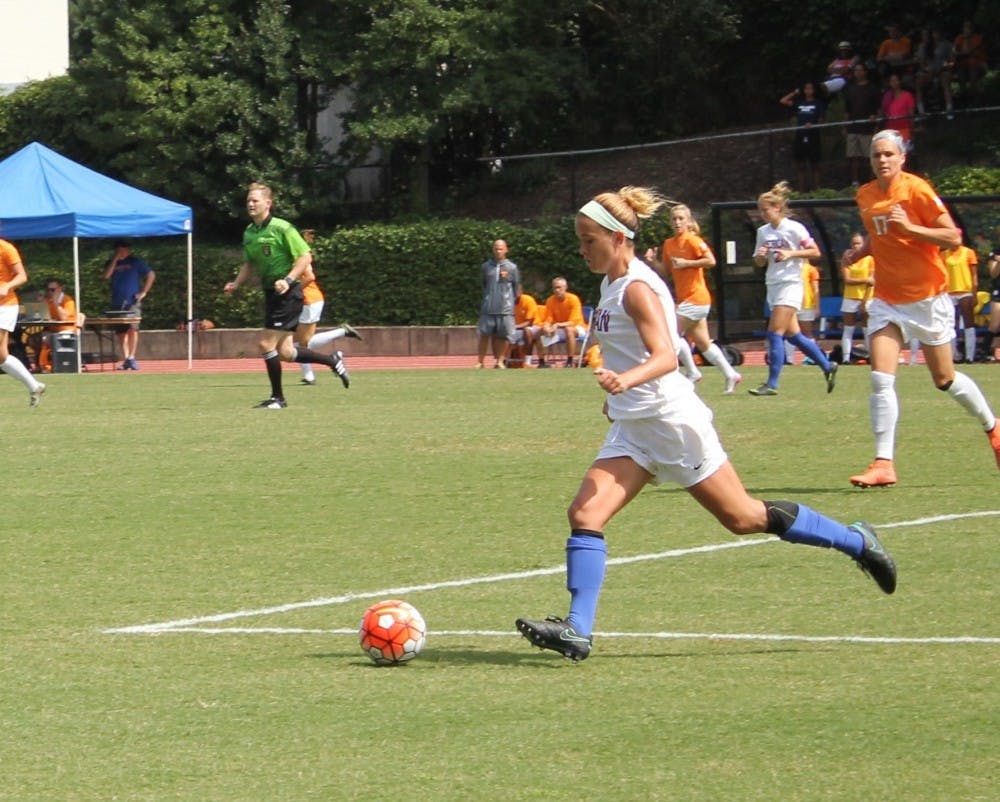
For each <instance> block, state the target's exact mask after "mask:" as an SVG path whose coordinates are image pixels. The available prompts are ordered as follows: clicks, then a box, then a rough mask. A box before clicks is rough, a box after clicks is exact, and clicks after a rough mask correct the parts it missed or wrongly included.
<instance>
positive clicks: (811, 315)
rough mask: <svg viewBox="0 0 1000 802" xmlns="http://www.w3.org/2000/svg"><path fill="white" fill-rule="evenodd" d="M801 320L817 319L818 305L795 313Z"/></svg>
mask: <svg viewBox="0 0 1000 802" xmlns="http://www.w3.org/2000/svg"><path fill="white" fill-rule="evenodd" d="M795 317H797V318H798V319H799V320H815V319H816V307H815V306H814V307H812V308H811V309H800V310H799V311H798V314H796V315H795Z"/></svg>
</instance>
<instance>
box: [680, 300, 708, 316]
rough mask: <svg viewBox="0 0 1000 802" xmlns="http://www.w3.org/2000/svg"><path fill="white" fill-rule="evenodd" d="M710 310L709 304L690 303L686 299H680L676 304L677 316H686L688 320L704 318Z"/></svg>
mask: <svg viewBox="0 0 1000 802" xmlns="http://www.w3.org/2000/svg"><path fill="white" fill-rule="evenodd" d="M711 311H712V305H711V304H692V303H688V302H687V301H681V302H680V303H679V304H677V314H678V316H679V317H686V318H687V319H688V320H705V319H706V318H707V317H708V313H709V312H711Z"/></svg>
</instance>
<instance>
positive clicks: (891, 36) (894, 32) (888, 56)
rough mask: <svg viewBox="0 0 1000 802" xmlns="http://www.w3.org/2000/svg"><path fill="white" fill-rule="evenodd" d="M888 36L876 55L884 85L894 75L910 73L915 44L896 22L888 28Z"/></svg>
mask: <svg viewBox="0 0 1000 802" xmlns="http://www.w3.org/2000/svg"><path fill="white" fill-rule="evenodd" d="M886 34H887V36H886V38H885V39H883V40H882V43H881V44H880V45H879V48H878V53H877V54H876V55H875V63H876V65H877V66H878V71H879V75H880V76H881V78H882V82H883V85H887V84H888V81H889V75H891V74H892V73H894V72H895V73H903V72H907V73H908V72H909V71H910V70H911V69H912V67H913V42H912V41H911V40H910V37H909V36H906V35H905V34H904V33H903V29H902V28H900V27H899V25H898V24H896V23H894V22H893V23H890V24H889V25H887V26H886Z"/></svg>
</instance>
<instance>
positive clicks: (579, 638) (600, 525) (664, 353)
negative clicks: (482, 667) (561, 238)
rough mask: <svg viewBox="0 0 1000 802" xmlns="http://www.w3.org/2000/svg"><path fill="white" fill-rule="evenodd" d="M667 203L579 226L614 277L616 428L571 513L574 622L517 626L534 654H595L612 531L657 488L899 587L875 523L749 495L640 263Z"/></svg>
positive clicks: (584, 251) (599, 326) (600, 316)
mask: <svg viewBox="0 0 1000 802" xmlns="http://www.w3.org/2000/svg"><path fill="white" fill-rule="evenodd" d="M662 203H663V199H662V198H660V197H659V196H657V195H656V194H655V193H654V192H652V191H651V190H649V189H645V188H641V187H624V188H622V189H621V190H619V191H618V192H605V193H602V194H600V195H598V196H597V197H596V198H594V199H593V200H591V201H590V202H588V203H587V204H586V205H584V206H583V208H581V209H580V211H579V213H578V214H577V217H576V235H577V238H578V239H579V242H580V254H581V255H582V256H583V259H584V261H585V262H586V263H587V266H588V267H589V268H590V270H591V271H592V272H594V273H598V274H601V275H603V276H604V279H603V281H602V282H601V301H600V305H599V306H598V307H597V309H596V310H595V311H594V315H593V318H592V322H591V330H592V331H593V332H594V334H595V336H596V337H597V339H598V341H599V342H600V345H601V354H602V356H603V358H604V365H603V367H601V368H598V369H597V370H595V371H594V374H595V376H596V378H597V383H598V384H599V385H600V386H601V388H602V389H603V390H604V391H605V392H606V393H607V397H606V400H605V403H604V413H605V415H606V416H607V417H608V418H609V419H610V420H611V428H610V430H609V431H608V435H607V438H606V439H605V441H604V445H603V446H602V447H601V449H600V451H599V452H598V454H597V458H596V459H595V460H594V462H593V464H591V466H590V468H589V469H588V470H587V472H586V474H585V475H584V477H583V482H582V484H581V485H580V489H579V490H578V491H577V494H576V498H574V499H573V502H572V503H571V504H570V507H569V511H568V515H569V524H570V529H571V532H570V536H569V540H568V541H567V543H566V585H567V588H568V589H569V591H570V608H569V615H568V616H567V617H566V618H565V619H561V618H555V617H550V618H547V619H544V620H537V619H525V618H519V619H518V620H517V628H518V630H520V632H521V634H522V635H524V636H525V637H526V638H527V639H528V640H529V641H531V642H532V643H533V644H534V645H535V646H538V647H540V648H542V649H551V650H552V651H556V652H559V653H560V654H562V655H564V656H565V657H568V658H570V659H571V660H583V659H585V658H586V657H587V656H588V655H589V654H590V649H591V643H592V629H593V623H594V618H595V615H596V612H597V602H598V597H599V595H600V591H601V585H602V584H603V582H604V568H605V563H606V560H607V547H606V544H605V541H604V534H603V530H604V527H605V525H606V524H607V523H608V522H609V521H610V520H611V518H612V517H613V516H614V515H615V514H616V513H617V512H618V511H619V510H620V509H622V507H624V506H625V505H626V504H628V503H629V501H631V500H632V499H633V498H634V497H635V496H636V495H637V494H638V493H639V491H640V490H642V488H643V487H645V486H646V485H647V484H649V483H654V484H658V483H660V482H664V481H672V482H676V483H678V484H680V485H681V486H682V487H685V488H686V489H687V490H688V492H689V493H690V494H691V495H692V496H693V497H694V498H695V500H697V501H698V503H699V504H701V505H702V506H703V507H705V509H707V510H708V511H709V512H711V513H712V514H713V515H714V516H715V517H716V518H717V519H718V520H719V522H720V523H721V524H722V525H723V526H725V527H726V528H727V529H728V530H729V531H731V532H733V533H735V534H738V535H748V534H753V533H759V532H768V533H770V534H774V535H777V536H778V537H780V538H781V539H782V540H787V541H789V542H792V543H804V544H807V545H810V546H822V547H826V548H830V547H833V548H835V549H837V550H839V551H842V552H844V553H845V554H847V555H849V556H851V557H852V558H853V559H854V560H855V561H856V562H857V563H858V565H859V566H860V567H861V568H862V570H864V571H865V572H866V573H868V574H869V575H870V576H871V577H872V578H873V579H874V580H875V581H876V582H877V583H878V585H879V587H880V588H881V589H882V590H883V591H884V592H886V593H892V592H893V591H894V590H895V588H896V568H895V564H894V563H893V561H892V558H891V557H890V556H889V554H888V553H887V552H886V551H885V549H884V548H883V546H882V544H881V543H880V542H879V540H878V537H877V536H876V535H875V532H874V531H873V530H872V528H871V527H870V526H869V525H868V524H866V523H863V522H858V523H854V524H851V525H850V526H846V525H844V524H841V523H838V522H837V521H834V520H832V519H830V518H827V517H825V516H823V515H821V514H819V513H818V512H816V511H814V510H812V509H810V508H809V507H807V506H805V505H804V504H795V503H793V502H789V501H759V500H757V499H755V498H752V497H751V496H750V495H749V494H748V493H747V491H746V490H745V489H744V487H743V483H742V482H741V481H740V478H739V476H738V475H737V473H736V470H735V469H734V468H733V466H732V464H731V463H730V462H729V459H728V457H727V456H726V452H725V451H724V450H723V448H722V445H721V443H720V442H719V438H718V435H717V434H716V432H715V429H714V427H713V425H712V413H711V411H710V410H709V408H708V407H707V406H705V404H704V403H702V401H701V399H700V398H698V396H697V394H696V393H695V392H694V388H693V386H692V384H691V382H690V381H688V380H687V379H685V378H684V377H683V376H682V375H681V374H680V373H679V372H678V370H677V348H676V342H677V337H678V334H677V319H676V316H675V313H674V303H673V299H672V298H671V296H670V291H669V290H668V289H667V286H666V284H664V283H663V280H662V279H661V278H660V277H659V276H658V275H657V274H656V272H655V271H653V269H652V268H650V267H649V266H648V265H646V264H645V263H644V262H642V261H641V260H640V259H638V258H637V257H636V255H635V244H634V238H635V233H636V230H637V228H638V226H639V222H640V220H641V219H645V218H647V217H649V216H650V215H651V214H653V213H654V212H655V211H656V209H657V208H659V207H660V206H661V205H662Z"/></svg>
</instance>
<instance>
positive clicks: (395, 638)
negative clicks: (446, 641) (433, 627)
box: [358, 599, 427, 666]
mask: <svg viewBox="0 0 1000 802" xmlns="http://www.w3.org/2000/svg"><path fill="white" fill-rule="evenodd" d="M358 638H359V640H360V641H361V651H363V652H364V653H365V654H367V655H368V656H369V657H370V658H371V659H372V660H374V661H375V663H376V665H380V666H394V665H398V664H399V663H405V662H407V661H408V660H412V659H413V658H414V657H416V656H417V655H418V654H420V650H421V649H423V648H424V641H425V640H426V639H427V625H426V624H425V623H424V619H423V616H421V615H420V613H419V612H418V611H417V608H416V607H414V606H413V605H412V604H407V603H406V602H405V601H399V600H398V599H389V600H387V601H380V602H378V603H377V604H373V605H372V606H371V607H369V608H368V609H367V610H365V614H364V616H363V617H362V619H361V629H360V630H359V632H358Z"/></svg>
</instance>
